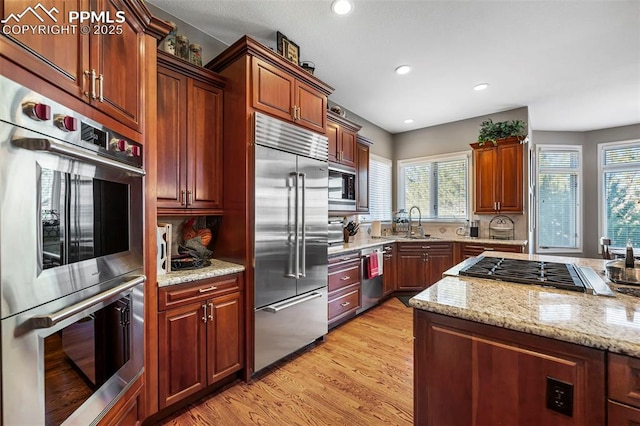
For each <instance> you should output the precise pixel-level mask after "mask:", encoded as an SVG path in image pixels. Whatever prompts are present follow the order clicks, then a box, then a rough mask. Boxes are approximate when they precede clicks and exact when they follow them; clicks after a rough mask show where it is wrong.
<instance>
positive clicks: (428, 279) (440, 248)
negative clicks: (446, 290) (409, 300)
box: [396, 242, 454, 291]
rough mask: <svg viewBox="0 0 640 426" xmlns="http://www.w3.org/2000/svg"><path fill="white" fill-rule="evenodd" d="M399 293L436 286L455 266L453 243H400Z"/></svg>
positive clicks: (398, 265) (398, 266) (397, 286)
mask: <svg viewBox="0 0 640 426" xmlns="http://www.w3.org/2000/svg"><path fill="white" fill-rule="evenodd" d="M397 246H398V255H397V257H398V260H397V262H398V263H397V275H396V276H397V285H396V289H397V290H398V291H420V290H424V289H425V288H427V287H429V286H431V285H433V284H435V283H436V282H437V281H439V280H440V278H442V273H443V272H444V271H446V270H447V269H449V268H451V267H452V266H453V265H454V258H453V243H432V242H415V243H414V242H411V243H404V242H403V243H398V244H397Z"/></svg>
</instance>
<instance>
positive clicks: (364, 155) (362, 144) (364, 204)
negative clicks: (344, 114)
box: [356, 135, 372, 213]
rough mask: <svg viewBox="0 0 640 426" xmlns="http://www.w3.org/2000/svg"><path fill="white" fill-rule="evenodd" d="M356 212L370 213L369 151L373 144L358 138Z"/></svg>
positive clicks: (363, 138) (360, 137) (365, 139)
mask: <svg viewBox="0 0 640 426" xmlns="http://www.w3.org/2000/svg"><path fill="white" fill-rule="evenodd" d="M356 142H357V143H356V211H358V212H360V213H368V212H369V150H370V149H371V145H372V142H371V141H370V140H369V139H367V138H365V137H363V136H360V135H358V136H357V137H356Z"/></svg>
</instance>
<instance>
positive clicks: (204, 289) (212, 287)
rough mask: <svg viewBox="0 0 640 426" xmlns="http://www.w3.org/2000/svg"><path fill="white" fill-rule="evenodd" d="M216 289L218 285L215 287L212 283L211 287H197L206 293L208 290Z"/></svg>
mask: <svg viewBox="0 0 640 426" xmlns="http://www.w3.org/2000/svg"><path fill="white" fill-rule="evenodd" d="M217 289H218V287H216V286H215V285H212V286H211V287H207V288H201V289H199V290H198V291H199V292H200V293H208V292H210V291H213V290H217Z"/></svg>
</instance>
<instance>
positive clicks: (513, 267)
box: [459, 256, 591, 293]
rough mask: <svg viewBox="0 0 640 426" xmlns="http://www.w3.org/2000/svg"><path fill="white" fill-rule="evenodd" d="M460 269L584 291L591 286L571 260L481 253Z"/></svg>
mask: <svg viewBox="0 0 640 426" xmlns="http://www.w3.org/2000/svg"><path fill="white" fill-rule="evenodd" d="M459 273H460V275H464V276H468V277H476V278H485V279H490V280H498V281H509V282H514V283H520V284H537V285H542V286H547V287H554V288H560V289H564V290H571V291H579V292H583V293H584V292H585V291H588V290H590V289H591V287H589V286H585V284H584V282H583V281H582V279H581V278H580V273H579V270H578V268H577V267H576V266H575V265H573V264H571V263H555V262H546V261H534V260H518V259H505V258H501V257H484V256H478V257H477V258H476V259H473V262H472V263H471V264H469V265H467V266H465V267H464V268H462V269H461V270H460V272H459ZM589 292H591V291H589Z"/></svg>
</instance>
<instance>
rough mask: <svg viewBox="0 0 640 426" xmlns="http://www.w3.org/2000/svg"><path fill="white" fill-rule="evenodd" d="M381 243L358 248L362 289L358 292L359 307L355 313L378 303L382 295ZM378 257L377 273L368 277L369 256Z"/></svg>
mask: <svg viewBox="0 0 640 426" xmlns="http://www.w3.org/2000/svg"><path fill="white" fill-rule="evenodd" d="M382 252H383V248H382V245H380V246H375V247H369V248H365V249H362V250H360V271H361V274H362V280H361V283H362V290H361V292H360V295H361V296H360V297H361V300H360V309H358V310H357V311H356V314H359V313H361V312H364V311H366V310H367V309H369V308H372V307H374V306H375V305H377V304H378V301H379V300H380V298H381V297H382V291H383V289H382V274H383V273H384V271H383V269H382ZM371 256H377V257H378V268H379V271H380V272H379V274H378V275H377V276H376V277H374V278H369V270H368V265H369V257H371Z"/></svg>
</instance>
